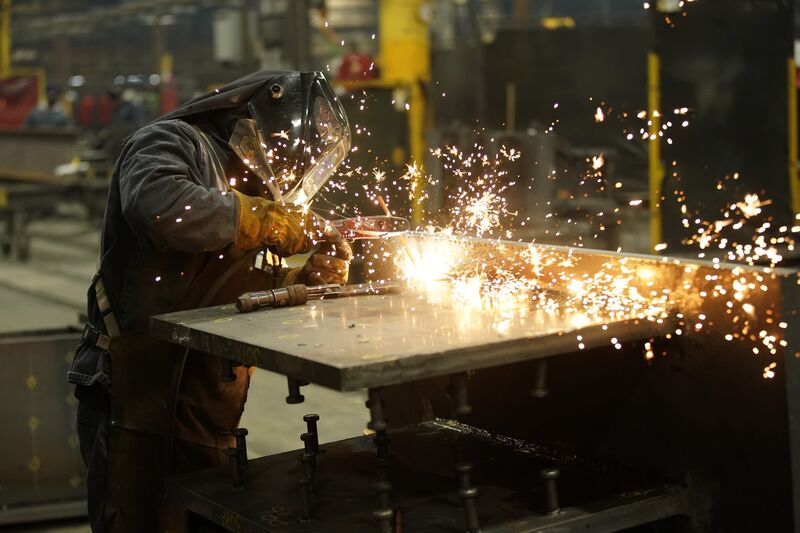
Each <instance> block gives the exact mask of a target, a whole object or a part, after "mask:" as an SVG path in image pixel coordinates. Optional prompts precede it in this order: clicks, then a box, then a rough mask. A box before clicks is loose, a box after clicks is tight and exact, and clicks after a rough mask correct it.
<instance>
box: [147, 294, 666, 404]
mask: <svg viewBox="0 0 800 533" xmlns="http://www.w3.org/2000/svg"><path fill="white" fill-rule="evenodd" d="M150 324H151V326H150V331H151V334H152V335H154V336H156V337H159V338H161V339H164V340H167V341H170V342H174V343H177V344H181V345H183V346H189V347H191V348H193V349H197V350H202V351H206V352H210V353H213V354H216V355H220V356H224V357H228V358H230V359H234V360H237V361H240V362H242V363H245V364H249V365H255V366H257V367H259V368H264V369H266V370H272V371H274V372H278V373H281V374H286V375H290V376H293V377H296V378H300V379H303V380H307V381H310V382H312V383H316V384H319V385H323V386H326V387H330V388H333V389H338V390H356V389H360V388H369V387H379V386H383V385H389V384H392V383H401V382H404V381H411V380H414V379H419V378H423V377H431V376H437V375H444V374H450V373H454V372H463V371H467V370H471V369H475V368H485V367H491V366H498V365H504V364H508V363H512V362H517V361H523V360H528V359H534V358H538V357H545V356H550V355H555V354H559V353H566V352H571V351H575V350H576V349H577V344H578V343H577V341H576V336H577V335H581V337H582V342H583V343H584V345H585V346H586V347H587V348H589V347H593V346H599V345H601V344H607V343H608V339H609V337H610V336H612V337H616V338H618V339H619V341H620V342H624V341H627V340H638V339H647V338H650V337H652V336H654V335H660V334H662V333H663V332H664V331H665V328H666V327H667V326H668V324H669V321H665V322H664V323H662V324H656V323H654V322H649V321H646V320H622V321H614V322H607V321H605V320H604V319H603V318H601V317H586V316H585V315H580V314H575V315H569V314H567V315H562V316H556V315H553V314H551V313H549V312H546V311H541V310H537V309H535V308H532V309H529V310H528V311H527V313H526V314H525V315H524V316H520V315H519V314H516V313H515V314H512V315H510V316H509V317H508V318H506V317H505V316H504V315H503V314H502V313H498V312H497V310H495V309H482V308H469V309H465V308H463V306H461V305H460V304H459V303H458V302H456V303H454V302H453V301H452V300H451V299H450V298H449V296H448V295H447V294H441V293H437V294H435V295H434V294H433V293H431V292H428V291H420V292H417V291H413V290H412V291H408V292H406V293H404V294H391V295H376V296H363V297H357V298H347V299H341V300H322V301H318V302H313V303H309V304H306V305H304V306H298V307H290V308H281V309H265V310H263V311H259V312H256V313H249V314H239V313H237V312H236V309H235V307H234V306H233V305H227V306H220V307H211V308H205V309H196V310H191V311H183V312H178V313H173V314H167V315H160V316H156V317H153V318H152V319H151V323H150ZM604 328H605V329H604Z"/></svg>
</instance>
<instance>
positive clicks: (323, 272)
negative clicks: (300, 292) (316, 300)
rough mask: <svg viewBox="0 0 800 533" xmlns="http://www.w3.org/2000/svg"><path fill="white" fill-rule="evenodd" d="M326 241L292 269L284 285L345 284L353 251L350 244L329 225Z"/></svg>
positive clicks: (325, 236)
mask: <svg viewBox="0 0 800 533" xmlns="http://www.w3.org/2000/svg"><path fill="white" fill-rule="evenodd" d="M323 239H324V240H325V242H323V243H322V244H320V245H319V246H318V247H317V249H316V250H315V251H314V253H312V254H311V256H310V257H309V258H308V261H306V264H305V265H303V266H302V267H300V268H297V269H293V270H290V271H289V272H288V273H287V274H286V278H284V285H292V284H294V283H302V284H304V285H327V284H336V285H344V284H345V283H347V276H348V275H349V272H350V260H351V259H352V258H353V251H352V250H351V249H350V245H349V244H347V241H346V240H344V238H342V236H341V234H340V233H339V232H338V231H336V230H335V229H334V228H331V227H328V228H327V229H326V230H325V232H324V233H323Z"/></svg>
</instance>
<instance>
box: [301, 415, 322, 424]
mask: <svg viewBox="0 0 800 533" xmlns="http://www.w3.org/2000/svg"><path fill="white" fill-rule="evenodd" d="M303 420H304V421H306V422H316V421H317V420H319V415H318V414H316V413H311V414H308V415H305V416H304V417H303Z"/></svg>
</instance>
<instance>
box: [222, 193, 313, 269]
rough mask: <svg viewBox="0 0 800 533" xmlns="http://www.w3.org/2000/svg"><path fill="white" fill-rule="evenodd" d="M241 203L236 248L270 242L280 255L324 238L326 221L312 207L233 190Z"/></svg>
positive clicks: (308, 247) (298, 251) (301, 251)
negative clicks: (309, 208) (296, 205)
mask: <svg viewBox="0 0 800 533" xmlns="http://www.w3.org/2000/svg"><path fill="white" fill-rule="evenodd" d="M233 194H235V195H236V199H237V201H238V204H239V224H238V231H237V235H236V242H235V243H234V245H233V247H234V249H236V250H255V249H256V248H258V247H260V246H268V247H270V249H271V250H272V251H273V252H274V253H275V254H276V255H279V256H280V257H289V256H291V255H295V254H304V253H306V252H308V251H309V250H311V249H312V248H313V247H314V244H316V242H317V241H320V240H322V239H323V238H324V237H323V234H324V232H325V226H326V222H325V220H324V219H322V218H321V217H320V216H318V215H316V214H314V213H313V212H311V211H308V212H305V213H304V212H303V211H302V210H301V209H299V208H295V207H287V206H284V205H281V204H279V203H277V202H272V201H270V200H267V199H265V198H257V197H254V196H247V195H246V194H242V193H241V192H239V191H237V190H233Z"/></svg>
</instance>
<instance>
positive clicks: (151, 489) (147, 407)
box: [68, 72, 352, 532]
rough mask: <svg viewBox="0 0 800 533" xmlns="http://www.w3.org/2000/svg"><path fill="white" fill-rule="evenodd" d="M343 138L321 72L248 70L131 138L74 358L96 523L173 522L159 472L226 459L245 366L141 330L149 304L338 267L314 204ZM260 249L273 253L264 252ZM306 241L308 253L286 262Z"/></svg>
mask: <svg viewBox="0 0 800 533" xmlns="http://www.w3.org/2000/svg"><path fill="white" fill-rule="evenodd" d="M349 150H350V130H349V125H348V122H347V118H346V116H345V113H344V110H343V108H342V106H341V104H340V102H339V101H338V100H337V98H336V97H335V95H334V93H333V91H332V89H331V87H330V85H329V83H328V82H327V80H326V79H325V77H324V76H323V75H322V74H321V73H319V72H310V73H309V72H302V73H301V72H258V73H255V74H251V75H250V76H247V77H245V78H242V79H240V80H237V81H235V82H233V83H230V84H229V85H226V86H224V87H221V88H220V89H217V90H215V91H212V92H210V93H208V94H205V95H203V96H200V97H198V98H196V99H194V100H192V101H190V102H188V103H187V104H185V105H183V106H181V107H180V108H178V109H177V110H176V111H174V112H172V113H170V114H168V115H166V116H164V117H162V118H160V119H158V120H157V121H155V122H153V123H151V124H149V125H147V126H145V127H143V128H142V129H140V130H139V131H137V132H136V133H134V134H133V135H132V136H131V137H130V138H129V139H128V141H127V142H126V144H125V146H124V148H123V150H122V153H121V155H120V157H119V159H118V160H117V162H116V166H115V167H114V172H113V176H112V180H111V185H110V190H109V196H108V203H107V206H106V212H105V218H104V222H103V229H102V241H101V255H100V266H99V271H98V273H97V275H96V276H95V277H94V279H93V281H92V284H91V286H90V288H89V292H88V316H89V323H88V324H87V325H86V327H85V329H84V334H83V338H82V340H81V343H80V345H79V347H78V349H77V352H76V356H75V360H74V362H73V365H72V369H71V371H70V372H69V374H68V379H69V381H70V382H72V383H74V384H75V385H76V391H75V395H76V397H77V398H78V400H79V401H78V409H77V424H78V435H79V438H80V447H81V453H82V455H83V458H84V460H85V462H86V465H87V485H88V504H89V515H90V521H91V526H92V529H93V531H95V532H97V531H135V532H147V531H159V530H166V529H173V528H174V527H176V526H174V525H173V524H172V523H171V521H173V520H176V519H178V518H179V517H178V518H176V517H175V516H173V515H174V513H171V512H170V509H169V507H168V505H167V503H166V502H165V501H164V499H163V496H162V495H163V480H164V477H165V476H166V475H169V474H171V473H177V472H182V471H188V470H194V469H200V468H208V467H212V466H216V465H219V464H221V463H222V462H223V461H225V462H227V458H226V456H225V450H226V449H227V448H228V447H229V446H232V444H233V439H232V436H231V432H232V431H233V430H234V429H235V428H236V427H237V425H238V423H239V419H240V417H241V414H242V411H243V408H244V403H245V400H246V395H247V388H248V385H249V382H250V378H251V375H252V374H251V371H250V369H249V368H247V367H243V366H239V367H235V368H234V369H233V372H234V373H233V376H235V378H234V379H232V380H231V376H230V368H228V371H227V372H226V371H225V367H226V365H225V364H223V361H222V360H221V359H219V358H217V357H214V356H211V355H209V354H203V353H189V352H188V351H187V350H183V349H181V348H180V347H178V346H176V345H174V344H171V343H165V342H160V341H156V340H153V339H151V338H149V337H148V336H147V325H148V317H150V316H152V315H156V314H160V313H165V312H170V311H178V310H183V309H188V308H194V307H203V306H208V305H216V304H221V303H232V302H234V301H235V300H236V297H237V296H238V295H240V294H242V293H243V292H246V291H250V290H263V289H269V288H273V287H279V286H281V285H283V284H290V283H305V284H309V285H312V284H320V283H344V282H346V280H347V275H348V262H349V260H350V259H351V256H352V254H351V251H350V248H349V246H348V245H347V243H346V242H345V241H344V240H343V239H342V238H341V236H340V235H339V234H338V233H336V231H335V230H333V229H332V228H331V227H330V226H329V225H327V224H326V222H325V221H324V220H323V219H322V218H320V217H319V216H317V215H315V214H314V213H313V211H311V210H309V205H310V202H311V199H312V197H313V196H314V195H315V194H316V193H317V192H318V191H319V190H320V188H322V187H323V185H324V184H325V182H326V180H327V179H328V178H329V177H330V176H331V174H332V173H333V172H334V170H335V169H336V167H337V166H338V165H339V164H340V163H341V162H342V161H343V160H344V159H345V157H346V156H347V154H348V152H349ZM262 251H265V252H264V254H266V256H268V257H270V258H271V259H270V260H269V261H268V262H269V263H271V264H272V267H268V268H257V266H259V265H261V264H262V263H264V260H263V257H264V255H263V254H261V252H262ZM307 252H311V256H310V258H309V259H308V260H307V261H306V262H305V264H304V266H302V267H298V268H295V269H288V268H283V267H281V266H280V265H281V260H280V258H285V257H289V256H292V255H296V254H303V253H307ZM276 258H278V259H276ZM226 375H227V378H225V377H224V376H226Z"/></svg>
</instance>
